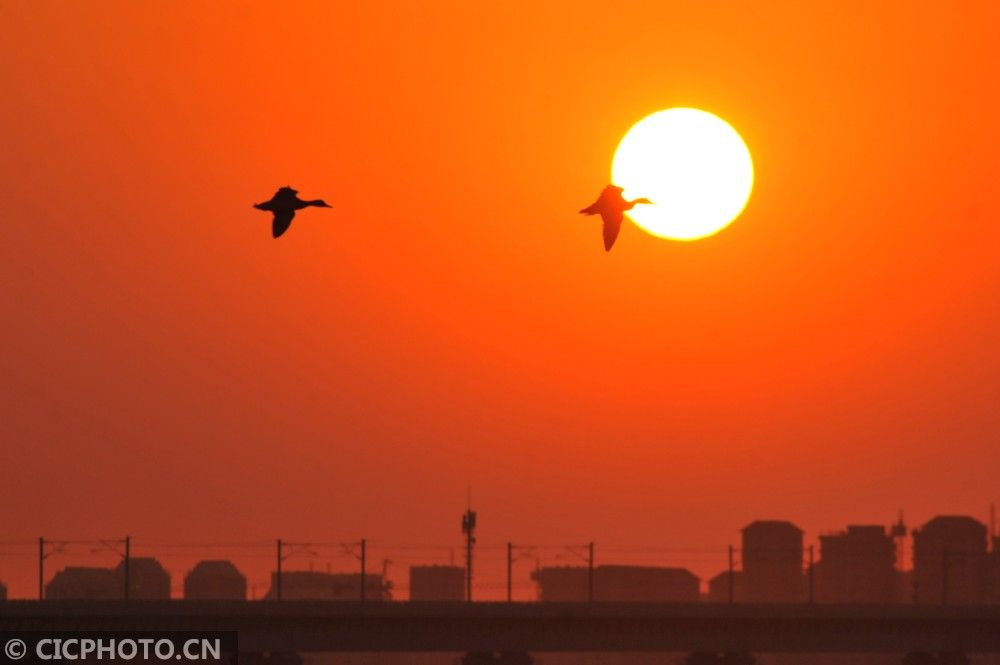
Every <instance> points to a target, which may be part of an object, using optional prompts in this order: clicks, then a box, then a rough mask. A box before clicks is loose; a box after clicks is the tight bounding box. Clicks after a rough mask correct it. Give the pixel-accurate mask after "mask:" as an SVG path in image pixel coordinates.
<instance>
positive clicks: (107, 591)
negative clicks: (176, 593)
mask: <svg viewBox="0 0 1000 665" xmlns="http://www.w3.org/2000/svg"><path fill="white" fill-rule="evenodd" d="M45 597H46V598H47V599H51V600H121V599H123V598H124V597H125V562H124V561H122V562H121V563H119V564H118V566H117V567H115V568H93V567H82V566H68V567H66V568H63V569H62V570H60V571H59V572H58V573H56V574H55V576H54V577H53V578H52V579H51V580H49V583H48V584H47V585H45ZM129 598H131V599H135V600H167V599H169V598H170V574H169V573H168V572H167V571H166V569H164V568H163V566H162V565H160V562H159V561H157V560H156V559H153V558H144V557H140V558H132V559H130V560H129Z"/></svg>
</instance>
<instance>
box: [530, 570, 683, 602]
mask: <svg viewBox="0 0 1000 665" xmlns="http://www.w3.org/2000/svg"><path fill="white" fill-rule="evenodd" d="M531 578H532V579H533V580H534V581H535V583H536V584H537V585H538V599H539V600H540V601H543V602H545V601H549V602H586V601H587V600H588V599H589V571H588V569H587V568H586V567H584V566H556V567H549V568H540V569H538V570H536V571H534V572H533V573H532V574H531ZM699 592H700V581H699V580H698V578H697V577H696V576H695V575H694V574H693V573H692V572H691V571H689V570H687V569H684V568H661V567H653V566H615V565H609V566H597V567H596V568H595V569H594V600H595V601H601V602H608V601H622V602H629V601H631V602H676V603H694V602H697V601H698V598H699Z"/></svg>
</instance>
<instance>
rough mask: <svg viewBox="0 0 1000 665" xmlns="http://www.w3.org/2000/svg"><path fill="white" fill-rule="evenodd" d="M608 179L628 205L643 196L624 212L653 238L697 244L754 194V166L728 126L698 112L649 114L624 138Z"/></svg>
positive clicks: (728, 220) (726, 222)
mask: <svg viewBox="0 0 1000 665" xmlns="http://www.w3.org/2000/svg"><path fill="white" fill-rule="evenodd" d="M611 180H612V182H613V183H614V184H616V185H618V186H619V187H622V188H624V189H625V192H624V196H625V198H627V199H634V198H639V197H646V198H648V199H650V200H652V201H653V204H652V205H643V204H638V205H636V206H635V207H634V208H633V209H632V210H630V211H628V213H626V214H627V215H628V216H629V218H631V219H632V221H634V222H635V223H636V224H638V225H639V226H640V227H642V228H643V229H644V230H646V231H648V232H649V233H651V234H653V235H655V236H660V237H662V238H670V239H673V240H695V239H697V238H703V237H705V236H708V235H712V234H713V233H717V232H718V231H720V230H722V229H723V228H725V227H726V226H728V225H729V224H730V223H731V222H732V221H733V220H734V219H736V218H737V217H739V215H740V213H741V212H743V208H744V207H746V204H747V200H748V199H749V198H750V192H751V190H752V189H753V160H752V159H751V158H750V150H749V149H747V146H746V143H744V142H743V139H742V138H741V137H740V135H739V134H738V133H737V132H736V130H735V129H733V128H732V127H731V126H730V125H729V123H727V122H726V121H725V120H723V119H721V118H719V117H718V116H715V115H713V114H711V113H708V112H706V111H700V110H698V109H693V108H673V109H667V110H665V111H658V112H656V113H654V114H652V115H649V116H646V117H645V118H643V119H642V120H640V121H639V122H637V123H636V124H635V125H633V126H632V128H631V129H630V130H628V132H627V133H626V134H625V136H624V137H623V138H622V140H621V143H619V144H618V149H617V150H615V156H614V160H613V162H612V164H611Z"/></svg>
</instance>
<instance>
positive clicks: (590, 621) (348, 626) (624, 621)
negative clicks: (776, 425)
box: [0, 600, 1000, 653]
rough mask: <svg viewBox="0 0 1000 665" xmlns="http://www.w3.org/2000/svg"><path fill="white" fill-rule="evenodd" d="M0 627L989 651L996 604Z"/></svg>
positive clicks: (571, 610)
mask: <svg viewBox="0 0 1000 665" xmlns="http://www.w3.org/2000/svg"><path fill="white" fill-rule="evenodd" d="M0 630H2V631H11V632H16V631H28V630H32V631H77V630H81V631H82V630H87V631H89V630H125V631H129V630H135V631H140V630H141V631H151V630H161V631H167V630H178V631H183V630H235V631H238V632H239V640H240V650H241V651H244V650H245V651H300V652H303V651H397V652H420V651H476V650H484V651H485V650H519V651H536V652H546V651H702V650H704V651H750V652H758V653H768V652H770V653H778V652H814V653H818V652H891V653H906V652H911V651H933V652H939V651H964V652H966V653H989V652H1000V606H950V607H942V606H919V605H821V604H816V605H777V604H775V605H750V604H739V603H737V604H731V605H729V604H721V605H720V604H708V603H705V604H660V603H593V604H588V603H472V604H469V603H395V602H393V603H384V602H370V603H364V604H362V603H350V602H324V601H281V602H275V601H254V602H236V601H233V602H228V601H179V600H174V601H129V602H120V601H106V602H99V601H45V602H37V601H7V602H2V603H0Z"/></svg>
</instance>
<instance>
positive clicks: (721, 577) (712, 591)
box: [705, 570, 746, 603]
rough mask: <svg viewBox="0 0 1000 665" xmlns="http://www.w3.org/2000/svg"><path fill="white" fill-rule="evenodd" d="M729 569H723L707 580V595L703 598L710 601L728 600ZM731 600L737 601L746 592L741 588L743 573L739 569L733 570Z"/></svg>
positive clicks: (723, 601) (722, 601)
mask: <svg viewBox="0 0 1000 665" xmlns="http://www.w3.org/2000/svg"><path fill="white" fill-rule="evenodd" d="M729 582H730V579H729V571H728V570H724V571H722V572H721V573H719V574H718V575H716V576H715V577H713V578H712V579H710V580H709V581H708V595H707V596H705V600H707V601H708V602H710V603H728V602H729ZM732 584H733V601H734V602H738V601H739V600H740V599H741V598H743V597H744V596H745V595H746V593H745V591H744V590H743V573H742V572H741V571H739V570H734V571H733V577H732Z"/></svg>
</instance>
